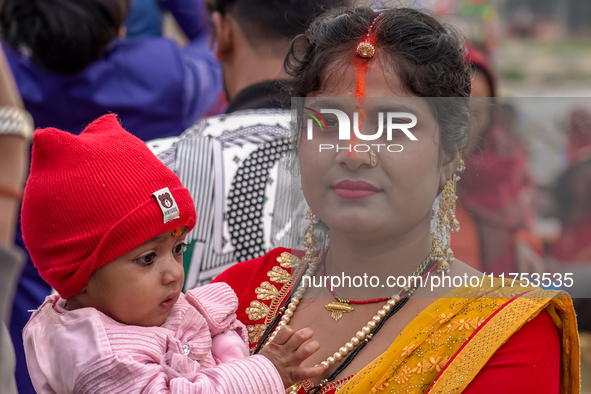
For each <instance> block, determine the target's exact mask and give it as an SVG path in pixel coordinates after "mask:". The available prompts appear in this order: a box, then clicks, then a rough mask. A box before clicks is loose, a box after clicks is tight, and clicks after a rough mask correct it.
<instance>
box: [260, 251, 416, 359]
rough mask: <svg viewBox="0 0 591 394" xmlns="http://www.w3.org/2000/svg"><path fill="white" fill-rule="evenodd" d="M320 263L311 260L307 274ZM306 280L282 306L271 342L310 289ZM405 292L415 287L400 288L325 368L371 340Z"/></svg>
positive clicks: (270, 338)
mask: <svg viewBox="0 0 591 394" xmlns="http://www.w3.org/2000/svg"><path fill="white" fill-rule="evenodd" d="M319 263H320V258H319V257H316V258H314V259H313V260H312V261H311V262H310V264H309V266H308V268H307V270H306V272H305V275H306V276H309V277H312V276H314V274H315V273H316V269H317V268H318V265H319ZM424 266H425V265H424V264H423V263H422V264H421V266H420V267H422V268H424ZM304 282H305V281H302V283H301V284H300V286H299V287H298V289H297V290H296V291H295V293H294V294H293V297H292V298H291V301H290V303H289V305H288V306H287V308H285V307H282V308H280V310H279V313H283V316H282V317H281V321H280V322H279V324H278V325H277V328H276V329H275V331H274V332H273V333H272V334H271V335H270V336H269V342H270V341H272V340H273V339H274V338H275V336H276V335H277V333H278V332H279V330H280V329H281V328H282V327H284V326H286V325H288V324H289V322H290V321H291V318H292V316H293V314H294V312H295V310H296V309H297V307H298V305H299V303H300V301H301V299H302V297H303V296H304V293H305V292H306V290H307V289H308V286H307V285H305V284H304ZM308 282H310V281H308ZM404 293H409V294H411V295H412V294H413V293H414V289H413V288H410V289H409V288H405V289H402V290H400V292H398V293H397V294H395V295H393V296H392V297H391V298H390V299H388V301H387V302H386V303H385V304H384V306H382V307H381V308H380V309H379V310H378V311H377V313H376V314H375V315H374V316H373V317H372V318H371V320H370V321H368V322H367V324H366V325H364V326H363V327H362V328H361V330H359V331H357V333H356V334H355V336H354V337H352V338H351V339H350V340H349V341H348V342H347V343H345V345H343V346H342V347H341V348H339V350H338V351H337V352H335V353H334V354H333V355H332V356H330V357H328V358H327V359H326V360H325V361H322V362H321V363H320V364H322V365H324V368H325V369H326V368H328V367H329V366H330V365H332V364H334V363H335V362H337V361H340V360H342V358H343V357H345V356H347V354H349V352H351V351H352V350H353V349H354V348H355V347H356V346H357V345H359V344H360V343H361V341H366V342H369V341H370V340H371V339H372V337H373V334H372V331H373V329H374V328H375V327H376V325H377V324H378V323H379V322H380V321H381V320H382V318H383V317H384V316H386V314H387V313H388V312H389V311H390V309H392V307H393V306H394V305H396V304H397V303H398V302H400V300H401V299H402V297H401V295H403V294H404Z"/></svg>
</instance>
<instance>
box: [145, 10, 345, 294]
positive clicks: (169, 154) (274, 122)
mask: <svg viewBox="0 0 591 394" xmlns="http://www.w3.org/2000/svg"><path fill="white" fill-rule="evenodd" d="M346 4H347V2H346V1H345V0H295V1H285V0H248V1H247V0H208V2H207V7H208V10H209V12H210V14H211V18H212V21H213V25H214V26H215V40H216V56H217V58H218V60H219V61H220V63H221V64H222V69H223V78H224V88H225V91H226V95H227V98H228V101H229V105H228V108H227V110H226V114H224V115H220V116H213V117H210V118H205V119H202V120H201V121H200V122H198V123H197V124H196V125H195V126H194V127H191V128H190V129H188V130H187V131H185V132H184V133H183V134H182V135H181V136H180V138H179V140H178V141H175V144H174V146H173V147H171V148H166V147H163V146H162V145H163V141H153V142H148V146H149V147H151V148H152V149H153V150H154V151H155V152H157V153H158V152H159V155H158V157H159V158H160V159H161V160H162V161H163V162H164V163H165V164H166V165H167V166H169V168H171V169H172V170H173V171H175V172H176V174H177V175H178V176H179V178H180V179H181V182H183V185H184V186H185V187H186V188H187V189H189V192H190V193H191V196H192V197H193V200H194V201H195V207H196V210H197V215H198V217H199V218H200V219H199V221H198V223H197V226H196V228H195V229H194V230H193V231H192V232H191V233H190V234H188V235H187V238H186V242H187V243H188V244H189V247H188V249H187V252H186V253H185V255H184V259H183V261H184V264H185V272H187V276H186V280H185V289H191V288H193V287H195V286H198V285H200V284H203V283H207V282H209V281H210V280H211V279H212V278H213V277H215V276H216V275H218V274H219V273H221V272H222V271H224V270H225V269H226V268H227V267H228V266H230V265H232V264H234V263H236V262H237V261H241V260H248V259H251V258H255V257H259V256H262V255H264V254H265V252H266V251H267V250H270V249H272V248H274V247H276V246H279V245H283V246H288V245H287V242H288V241H287V240H289V239H290V236H291V233H290V229H291V228H292V227H296V226H295V225H293V223H292V222H291V221H290V220H291V219H292V218H291V216H292V215H291V214H290V212H293V210H292V209H291V204H292V200H290V197H291V194H292V191H291V190H290V188H291V186H292V185H291V182H290V180H291V178H290V176H289V175H288V174H287V170H286V168H285V166H283V165H280V161H281V160H282V158H283V157H284V154H285V153H286V152H287V151H288V150H289V147H290V143H291V142H290V130H289V119H290V111H289V109H290V108H291V97H290V95H289V93H288V92H287V91H285V90H284V89H283V87H282V86H283V85H282V79H283V78H285V77H286V76H285V74H284V72H283V61H284V59H285V55H286V54H287V51H288V49H289V44H290V41H291V40H292V38H293V37H295V36H297V35H298V34H301V33H303V32H304V31H305V30H306V28H307V26H308V25H309V23H310V22H311V21H312V20H313V19H314V18H315V17H316V16H318V15H320V14H321V13H323V12H324V11H326V10H329V9H332V8H336V7H340V6H344V5H346ZM170 142H171V141H170V140H169V141H167V143H170ZM304 212H305V210H304V211H303V212H302V214H303V213H304Z"/></svg>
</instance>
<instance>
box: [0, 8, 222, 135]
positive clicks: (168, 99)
mask: <svg viewBox="0 0 591 394" xmlns="http://www.w3.org/2000/svg"><path fill="white" fill-rule="evenodd" d="M167 5H168V7H169V9H170V10H171V12H173V15H174V16H175V18H176V20H177V22H178V23H179V25H180V26H181V28H182V29H183V31H184V32H185V34H186V35H187V36H188V37H189V39H190V42H189V44H188V45H187V46H186V47H183V48H180V47H179V46H178V45H177V44H176V43H174V42H173V41H172V40H169V39H166V38H138V39H129V40H124V41H116V42H115V43H114V45H113V47H112V48H111V49H110V50H109V51H108V52H107V53H106V54H105V56H103V57H102V58H101V59H100V60H98V61H96V62H94V63H93V64H91V65H89V66H88V67H87V68H86V69H84V70H83V71H81V72H79V73H76V74H70V75H62V74H54V73H51V72H49V71H47V70H44V69H42V68H40V67H38V66H36V65H34V64H33V63H31V62H30V61H29V60H28V59H27V58H25V57H23V56H22V55H21V54H20V53H19V52H17V51H16V50H14V49H13V48H11V47H9V46H8V45H6V44H4V50H5V52H6V56H7V58H8V62H9V64H10V67H11V68H12V72H13V73H14V76H15V78H16V82H17V86H18V88H19V91H20V93H21V95H22V97H23V100H24V102H25V107H26V109H27V110H28V111H29V112H30V113H31V114H32V116H33V119H34V120H35V126H36V127H57V128H59V129H61V130H67V131H69V132H71V133H76V134H77V133H80V132H81V131H82V129H83V128H84V127H85V125H87V124H88V123H90V122H91V121H93V120H94V119H96V118H98V117H100V116H101V115H104V114H105V113H108V112H113V113H116V114H117V115H119V117H120V119H121V123H122V125H123V127H124V128H125V129H126V130H128V131H129V132H131V133H132V134H135V135H136V136H138V137H139V138H140V139H142V140H144V141H147V140H151V139H154V138H161V137H169V136H174V135H179V134H180V133H181V132H183V130H185V129H186V128H188V127H189V126H190V125H192V124H193V123H194V122H195V120H197V119H198V118H199V117H201V116H203V115H204V114H205V112H206V111H207V110H208V109H209V107H210V106H211V105H212V104H213V103H214V102H215V100H216V99H217V97H218V96H219V94H220V93H221V92H222V76H221V67H220V65H219V63H218V62H217V60H216V58H215V56H214V53H213V51H211V50H210V49H209V48H208V43H209V38H208V34H207V30H206V28H205V15H204V7H203V3H202V1H201V0H169V1H168V4H167Z"/></svg>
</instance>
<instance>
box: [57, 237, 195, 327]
mask: <svg viewBox="0 0 591 394" xmlns="http://www.w3.org/2000/svg"><path fill="white" fill-rule="evenodd" d="M186 233H187V229H186V228H182V229H177V230H174V231H170V232H168V233H165V234H161V235H159V236H157V237H155V238H152V239H151V240H149V241H148V242H146V243H144V244H143V245H142V246H140V247H138V248H136V249H134V250H132V251H131V252H129V253H127V254H125V255H123V256H121V257H119V258H118V259H116V260H114V261H112V262H111V263H109V264H106V265H105V266H103V267H101V268H99V269H98V270H96V271H94V272H93V273H92V275H91V276H90V279H89V280H88V283H87V284H86V286H85V287H84V290H83V291H82V292H81V293H80V294H78V295H77V296H75V297H74V300H73V301H75V302H74V303H76V304H78V305H79V306H80V307H94V308H96V309H98V310H99V311H101V312H103V313H104V314H106V315H107V316H109V317H111V318H112V319H114V320H117V321H118V322H120V323H124V324H130V325H137V326H159V325H161V324H162V323H164V321H165V320H166V318H167V317H168V314H169V313H170V310H171V309H172V307H173V306H174V304H175V303H176V301H177V300H178V298H179V295H180V293H181V289H182V288H183V283H184V280H185V272H184V269H183V252H184V251H185V249H186V244H185V242H184V239H185V235H186ZM69 304H70V300H68V305H69Z"/></svg>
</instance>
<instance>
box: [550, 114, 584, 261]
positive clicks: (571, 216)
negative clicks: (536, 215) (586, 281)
mask: <svg viewBox="0 0 591 394" xmlns="http://www.w3.org/2000/svg"><path fill="white" fill-rule="evenodd" d="M567 136H568V140H569V145H568V160H569V166H568V168H567V169H566V171H565V172H564V173H563V174H562V175H560V176H559V177H558V179H557V181H556V186H555V189H554V199H555V202H556V208H557V216H558V218H559V219H560V221H561V223H562V233H561V234H560V237H559V238H558V240H557V241H556V242H554V243H553V244H552V245H551V247H550V254H551V255H552V256H553V257H554V258H555V259H556V260H558V261H560V262H563V263H577V262H578V263H582V262H586V263H589V262H591V114H590V113H589V111H587V110H586V109H583V108H578V109H575V110H573V111H572V112H571V113H570V116H569V120H568V125H567Z"/></svg>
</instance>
